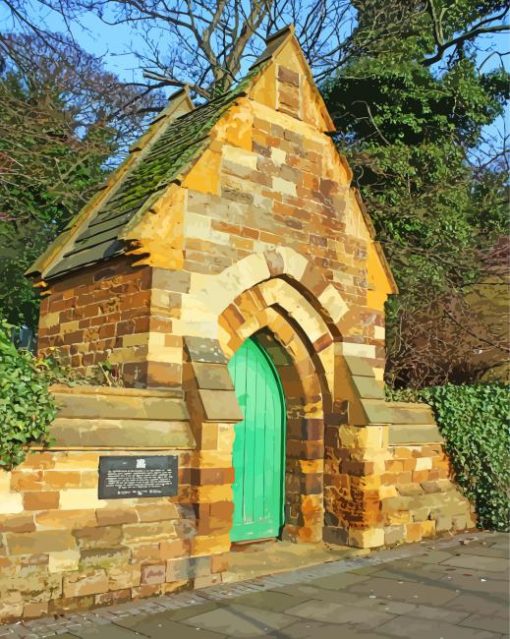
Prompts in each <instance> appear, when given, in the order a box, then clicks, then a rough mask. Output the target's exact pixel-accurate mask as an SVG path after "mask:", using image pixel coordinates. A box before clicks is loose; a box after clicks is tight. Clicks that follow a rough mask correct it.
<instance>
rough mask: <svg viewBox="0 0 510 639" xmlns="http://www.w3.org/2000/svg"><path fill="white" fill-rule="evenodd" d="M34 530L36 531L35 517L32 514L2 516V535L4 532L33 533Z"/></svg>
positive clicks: (0, 518) (0, 519) (0, 522)
mask: <svg viewBox="0 0 510 639" xmlns="http://www.w3.org/2000/svg"><path fill="white" fill-rule="evenodd" d="M34 530H35V524H34V516H33V515H32V514H31V513H29V514H23V515H2V516H0V533H2V532H14V533H24V532H33V531H34ZM0 543H1V542H0ZM0 547H1V546H0Z"/></svg>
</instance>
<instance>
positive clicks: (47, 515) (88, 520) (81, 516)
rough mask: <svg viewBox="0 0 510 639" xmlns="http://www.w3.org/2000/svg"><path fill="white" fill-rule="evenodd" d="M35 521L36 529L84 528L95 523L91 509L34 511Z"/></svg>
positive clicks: (94, 516)
mask: <svg viewBox="0 0 510 639" xmlns="http://www.w3.org/2000/svg"><path fill="white" fill-rule="evenodd" d="M35 523H36V526H37V529H38V530H55V529H61V530H65V529H69V528H85V527H87V526H95V525H96V515H95V512H94V511H93V510H46V511H43V512H39V513H36V515H35Z"/></svg>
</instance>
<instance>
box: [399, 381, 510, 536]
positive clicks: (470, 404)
mask: <svg viewBox="0 0 510 639" xmlns="http://www.w3.org/2000/svg"><path fill="white" fill-rule="evenodd" d="M389 396H390V398H391V399H398V400H400V401H417V400H418V401H424V402H426V403H428V404H430V406H431V407H432V409H433V411H434V413H435V416H436V420H437V423H438V426H439V429H440V431H441V434H442V435H443V437H444V439H445V447H446V452H447V454H448V456H449V458H450V462H451V464H452V467H453V470H454V472H455V479H456V481H457V483H458V484H459V486H460V487H461V489H462V491H463V492H464V494H465V495H466V497H468V498H469V499H470V501H471V502H472V503H473V505H474V507H475V510H476V513H477V517H478V525H479V527H481V528H490V529H494V530H504V531H508V530H510V508H509V504H510V429H509V413H510V401H509V399H510V396H509V387H508V386H506V385H504V384H500V383H492V384H476V385H463V386H456V385H453V384H447V385H445V386H437V387H434V388H426V389H423V390H420V391H409V390H407V391H406V390H404V391H396V392H395V391H394V392H391V391H390V392H389Z"/></svg>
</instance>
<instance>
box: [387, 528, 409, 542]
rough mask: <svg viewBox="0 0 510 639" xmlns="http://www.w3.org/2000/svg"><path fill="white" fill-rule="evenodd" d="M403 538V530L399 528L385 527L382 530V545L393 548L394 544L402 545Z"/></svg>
mask: <svg viewBox="0 0 510 639" xmlns="http://www.w3.org/2000/svg"><path fill="white" fill-rule="evenodd" d="M404 538H405V528H404V526H403V525H400V526H387V527H386V528H385V529H384V545H385V546H394V545H395V544H399V543H402V542H403V541H404Z"/></svg>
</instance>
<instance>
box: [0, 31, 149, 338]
mask: <svg viewBox="0 0 510 639" xmlns="http://www.w3.org/2000/svg"><path fill="white" fill-rule="evenodd" d="M10 42H11V43H12V50H13V51H14V50H17V51H23V56H22V57H20V58H19V59H18V61H17V62H14V60H13V59H11V60H10V61H9V62H8V64H7V65H6V67H5V69H4V71H3V73H0V165H1V170H0V313H1V314H2V315H4V317H6V318H7V319H8V320H9V321H10V322H12V323H16V324H17V323H22V322H24V323H27V324H28V325H29V326H31V327H32V328H33V329H34V328H35V327H36V326H37V316H38V299H37V295H36V294H35V293H34V292H33V290H32V286H31V283H30V282H28V281H27V280H26V279H25V277H24V275H23V273H24V271H25V270H26V269H27V268H28V267H29V266H30V264H31V263H32V262H33V260H34V259H36V258H37V257H38V256H39V255H40V254H41V253H42V252H43V251H44V250H45V248H46V247H47V246H48V244H49V243H50V242H51V241H52V240H53V239H54V238H55V237H56V236H57V235H58V234H59V233H60V232H61V231H62V229H63V228H64V226H65V225H66V223H67V222H68V221H69V219H70V217H72V216H73V215H74V214H75V213H76V212H77V210H78V209H79V208H80V206H81V205H82V204H83V203H84V202H86V201H87V199H88V198H89V197H90V195H91V193H92V192H93V190H94V189H95V188H96V187H97V185H98V183H99V182H101V181H102V180H103V179H104V177H105V175H106V174H107V173H108V171H109V170H110V166H111V163H112V159H113V163H115V161H118V158H119V154H121V153H122V151H123V149H124V148H125V146H126V143H127V142H129V139H130V138H131V137H132V136H133V135H134V134H136V131H137V130H138V128H139V126H140V125H141V116H140V115H138V114H137V113H136V112H135V111H132V112H130V111H129V110H128V109H127V108H126V105H127V104H129V103H130V102H131V103H134V101H136V99H137V98H138V92H137V91H136V90H134V89H133V88H132V87H126V86H124V85H122V84H121V83H120V82H119V80H118V79H117V78H116V77H115V76H113V75H112V74H110V73H107V72H106V71H105V70H104V69H103V68H102V66H101V64H100V63H99V62H98V60H96V59H95V58H93V57H92V56H90V55H88V54H86V53H84V52H83V51H81V50H79V49H77V48H76V46H75V45H74V44H73V45H69V46H66V45H63V46H61V47H60V48H58V49H56V48H55V46H54V43H52V45H51V46H46V44H45V42H42V41H41V40H40V39H39V38H38V37H35V36H18V37H17V38H16V37H12V36H11V38H10ZM26 58H30V60H31V62H30V64H25V59H26Z"/></svg>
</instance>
